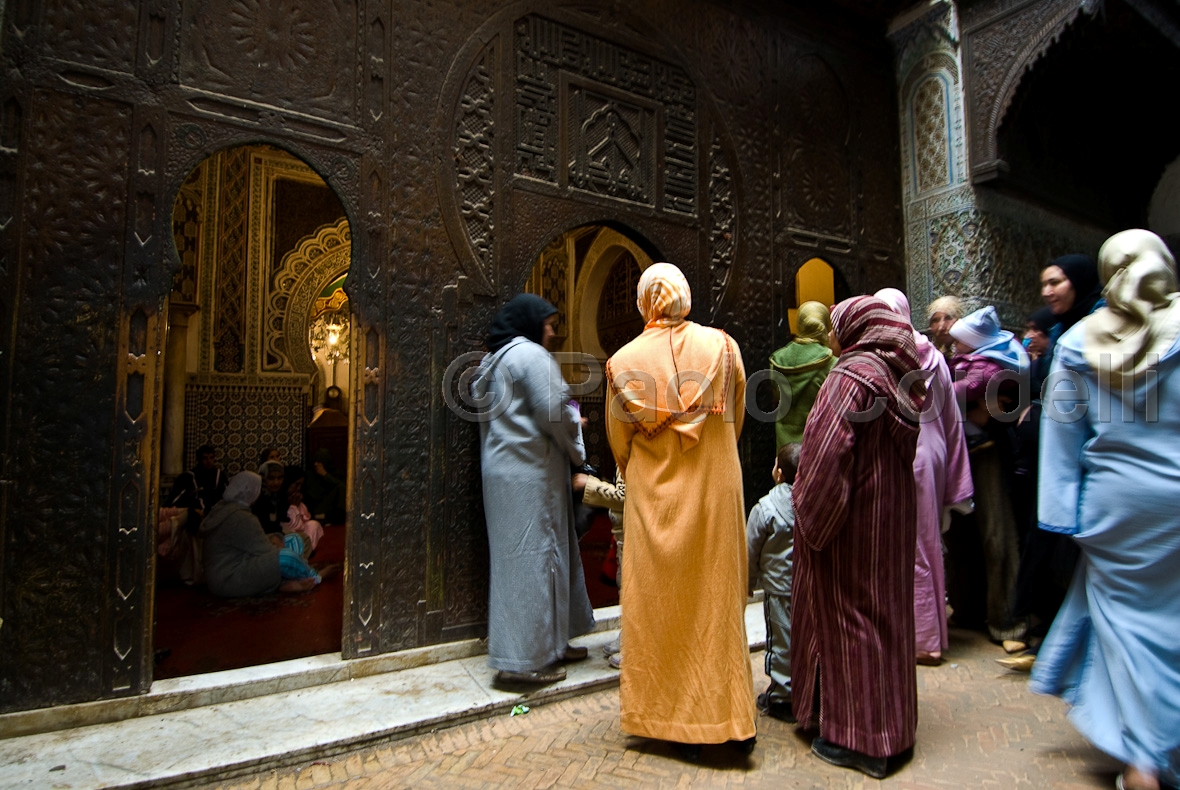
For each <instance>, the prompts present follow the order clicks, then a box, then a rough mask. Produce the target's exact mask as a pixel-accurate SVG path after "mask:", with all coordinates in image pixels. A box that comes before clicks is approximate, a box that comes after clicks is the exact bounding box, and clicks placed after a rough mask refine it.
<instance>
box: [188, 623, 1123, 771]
mask: <svg viewBox="0 0 1180 790" xmlns="http://www.w3.org/2000/svg"><path fill="white" fill-rule="evenodd" d="M1003 655H1004V653H1003V651H1002V650H1001V649H1000V648H999V647H996V646H994V645H992V644H990V643H989V642H988V641H987V639H986V638H985V637H984V636H983V635H981V634H976V633H971V632H964V631H953V632H952V645H951V649H950V650H949V651H948V653H947V657H948V661H947V662H945V663H944V664H943V665H942V666H940V667H918V670H917V672H918V711H919V714H918V715H919V722H918V742H917V745H916V746H915V749H914V757H913V759H912V760H911V761H910V762H909V763H908V764H906V765H904V766H901V767H900V768H898V769H897V770H896V771H895V772H894V773H892V774H891V775H890V776H889V777H887V778H886V779H885V780H884V781H881V782H878V781H876V780H874V779H870V778H868V777H865V776H863V775H861V774H859V773H856V772H854V771H849V770H846V769H840V768H835V767H833V766H830V765H827V764H826V763H823V762H822V761H820V760H818V759H817V758H815V757H814V756H813V755H812V754H811V753H810V737H809V736H808V735H807V734H804V733H800V732H799V731H798V730H797V728H796V727H794V726H793V725H788V724H786V723H784V722H780V721H778V720H776V719H771V718H768V717H760V718H759V720H758V746H757V748H756V749H755V751H754V754H753V755H752V756H750V757H748V758H747V757H746V756H745V755H740V754H738V753H737V752H736V751H735V750H734V749H731V748H728V747H725V746H711V747H705V749H704V751H703V754H702V759H701V762H700V763H699V764H692V763H686V762H684V761H682V760H680V759H679V756H678V753H677V752H676V751H675V749H674V748H673V747H672V745H670V744H666V743H660V742H655V741H649V740H646V739H643V738H637V737H634V736H630V735H627V734H626V733H624V732H622V731H621V730H620V729H619V708H618V705H619V702H618V700H619V692H618V689H617V688H616V689H611V690H606V691H598V692H594V693H591V694H588V695H586V696H582V697H575V698H571V699H566V700H562V701H559V702H554V703H550V704H539V705H537V706H535V707H533V708H532V711H531V712H530V713H529V714H528V715H525V716H515V717H508V716H505V715H497V716H495V717H494V718H491V719H484V720H480V721H474V722H470V723H467V724H462V725H459V726H457V727H453V728H450V729H443V730H439V731H436V732H431V733H425V734H422V735H418V736H415V737H412V738H408V739H406V740H403V741H399V742H395V743H393V744H391V745H385V746H376V747H373V748H370V749H365V750H360V751H357V752H354V753H352V754H350V755H347V756H340V757H338V758H336V761H335V763H334V764H333V765H332V770H329V768H328V767H327V766H310V768H311V769H312V770H310V771H309V770H308V768H309V766H306V765H305V766H302V767H296V768H291V769H288V770H285V771H282V770H280V771H278V772H274V771H270V772H265V773H262V774H260V775H259V776H254V777H249V778H248V779H238V780H235V781H233V782H226V783H221V784H215V785H207V786H206V787H207V788H217V790H248V789H250V790H252V789H253V788H258V787H275V786H276V785H277V786H278V787H291V786H293V785H295V784H296V779H298V785H299V787H300V788H302V787H304V786H305V785H304V780H305V779H307V778H312V779H314V782H315V784H314V787H315V788H320V787H333V788H338V787H339V788H348V790H369V788H390V787H412V788H414V789H415V790H421V789H422V788H433V787H447V788H452V787H471V788H480V787H513V788H517V787H524V788H548V787H562V788H565V787H571V788H592V787H620V788H633V787H656V788H686V787H693V788H696V787H710V788H721V787H741V788H752V789H754V790H758V789H760V788H768V789H769V788H776V790H777V789H778V788H833V789H834V788H845V789H847V790H866V789H870V790H871V789H873V788H877V787H888V788H896V789H897V790H950V789H951V788H954V789H955V790H958V788H968V787H970V788H996V789H997V790H1013V789H1014V788H1015V789H1016V790H1042V789H1048V790H1094V789H1096V788H1104V789H1108V788H1111V787H1113V786H1114V776H1115V774H1116V773H1117V772H1118V770H1119V766H1118V765H1117V763H1115V762H1114V761H1113V760H1111V759H1110V758H1108V757H1106V756H1104V755H1103V754H1101V753H1100V752H1098V751H1097V750H1096V749H1094V748H1093V747H1092V746H1090V745H1089V744H1088V743H1086V741H1085V740H1084V739H1083V738H1082V737H1081V736H1080V735H1079V734H1078V733H1077V732H1076V731H1075V730H1074V729H1073V727H1072V726H1070V724H1069V722H1068V721H1067V720H1066V718H1065V713H1066V707H1065V705H1064V704H1063V703H1062V702H1061V701H1060V700H1057V699H1054V698H1050V697H1039V696H1036V695H1033V694H1031V693H1030V692H1029V691H1028V687H1027V682H1028V676H1027V675H1017V674H1015V673H1010V672H1008V671H1007V670H1004V669H1003V668H1001V667H999V666H998V665H996V664H995V659H996V658H1001V657H1003ZM751 663H752V666H753V667H754V676H755V684H756V685H757V686H762V684H764V682H765V681H764V676H763V672H762V654H761V653H755V654H753V655H752V656H751ZM759 690H760V689H759ZM336 763H338V764H339V766H340V770H335V768H336ZM321 767H322V768H323V769H324V770H322V771H316V770H315V769H316V768H321ZM346 775H347V776H348V777H351V778H348V779H342V778H341V777H343V776H346Z"/></svg>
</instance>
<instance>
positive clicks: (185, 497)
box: [168, 444, 225, 534]
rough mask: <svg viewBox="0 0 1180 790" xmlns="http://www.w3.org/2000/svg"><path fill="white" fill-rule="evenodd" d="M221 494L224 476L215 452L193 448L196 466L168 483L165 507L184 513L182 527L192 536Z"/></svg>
mask: <svg viewBox="0 0 1180 790" xmlns="http://www.w3.org/2000/svg"><path fill="white" fill-rule="evenodd" d="M224 493H225V473H224V472H223V471H222V470H221V467H220V466H218V465H217V448H216V447H214V446H213V445H211V444H203V445H201V446H200V447H198V448H197V465H196V466H194V467H193V468H192V469H190V470H189V471H187V472H181V473H180V474H179V475H177V476H176V480H174V481H173V482H172V491H171V492H170V493H169V494H168V506H169V507H175V508H183V509H185V510H187V511H188V520H187V522H186V527H187V528H188V530H189V532H190V533H192V534H196V531H197V527H198V526H199V525H200V522H201V518H202V517H204V515H205V514H206V513H208V512H209V510H210V509H211V508H212V507H213V506H214V505H216V504H217V503H218V502H219V501H220V500H221V497H222V495H223V494H224Z"/></svg>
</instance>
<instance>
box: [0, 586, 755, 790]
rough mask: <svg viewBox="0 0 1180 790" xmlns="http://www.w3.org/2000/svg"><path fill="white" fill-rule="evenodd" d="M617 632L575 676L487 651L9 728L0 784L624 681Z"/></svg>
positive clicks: (289, 741) (63, 783) (156, 773)
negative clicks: (26, 730)
mask: <svg viewBox="0 0 1180 790" xmlns="http://www.w3.org/2000/svg"><path fill="white" fill-rule="evenodd" d="M746 629H747V635H748V638H749V642H750V647H751V649H758V648H760V647H761V646H762V645H763V643H764V641H765V633H764V630H765V625H764V618H763V614H762V607H761V606H760V605H758V604H757V603H751V604H750V605H748V606H747V607H746ZM615 633H616V632H614V631H598V632H596V633H593V634H589V635H587V636H585V637H582V638H580V639H577V640H575V644H581V645H585V646H586V647H588V648H589V649H590V658H589V659H587V660H586V661H581V662H577V663H574V664H569V665H567V667H566V669H567V672H568V677H567V678H566V680H565V681H563V682H561V683H556V684H553V685H551V686H545V687H542V688H540V689H537V690H535V691H532V692H528V693H520V692H517V691H507V690H503V689H497V688H494V687H493V686H492V683H491V681H492V677H493V674H494V673H493V672H492V670H490V669H489V668H488V667H487V662H486V659H484V658H483V656H481V655H477V656H467V657H461V658H456V659H453V660H450V661H444V662H441V663H437V664H430V665H424V666H414V667H410V668H407V669H403V670H401V671H397V672H385V673H381V674H375V675H369V676H366V677H354V678H349V679H347V680H340V681H337V682H334V683H327V684H323V685H317V686H310V687H306V688H299V689H294V690H288V691H283V692H279V693H274V694H268V695H264V696H258V697H254V698H251V699H243V700H236V701H230V702H220V703H216V704H210V705H206V706H203V707H198V708H192V709H186V710H179V711H173V712H170V713H166V714H157V715H149V716H140V717H137V718H130V719H127V720H124V721H118V722H114V723H107V724H97V725H90V726H82V727H77V728H74V729H69V730H62V731H56V732H43V733H39V734H33V735H25V736H20V737H13V738H8V739H6V740H2V741H0V789H3V788H45V787H55V788H58V787H59V788H71V789H75V790H76V789H79V788H115V787H118V788H148V787H153V788H154V787H165V786H170V785H185V784H190V783H194V782H200V781H205V782H210V781H215V780H224V779H230V778H234V777H235V776H240V775H243V774H246V773H251V772H257V771H260V770H267V769H270V768H279V767H284V766H288V765H294V764H299V763H301V762H306V761H309V760H315V759H322V758H326V757H331V756H333V755H336V754H339V753H342V752H345V751H348V750H350V749H356V748H360V747H362V746H365V745H368V744H372V743H376V742H380V741H383V740H390V739H396V738H400V737H406V736H409V735H412V734H415V733H418V732H422V731H425V730H429V729H432V728H437V727H441V726H451V725H454V724H458V723H461V722H464V721H469V720H472V719H475V718H479V717H484V716H490V715H506V714H507V713H508V712H509V711H510V710H511V709H512V707H513V706H514V705H516V704H519V703H528V704H530V705H536V704H541V703H544V702H550V701H555V700H558V699H564V698H567V697H570V696H575V695H578V694H583V693H587V692H589V691H594V690H598V689H600V688H605V687H609V686H611V685H613V684H615V683H617V682H618V673H617V672H616V671H615V670H613V669H611V668H610V665H609V664H607V662H606V661H605V659H604V658H603V656H602V651H601V648H602V646H603V645H604V644H606V643H607V642H608V641H610V640H611V639H613V638H614V636H615ZM309 661H313V662H314V661H315V660H314V659H309ZM194 682H198V681H194ZM199 682H203V681H199Z"/></svg>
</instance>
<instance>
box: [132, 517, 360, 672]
mask: <svg viewBox="0 0 1180 790" xmlns="http://www.w3.org/2000/svg"><path fill="white" fill-rule="evenodd" d="M344 532H345V528H344V527H343V526H328V527H325V528H324V537H323V539H321V540H320V544H319V546H318V547H317V549H316V554H315V557H313V558H312V561H311V562H312V565H314V566H315V567H317V568H322V567H324V566H325V565H327V564H328V563H343V562H344ZM343 602H344V574H343V573H342V572H339V571H338V572H337V573H336V574H334V575H332V576H330V577H329V578H327V579H325V580H324V582H323V583H322V584H320V585H319V586H317V587H315V588H314V589H313V590H312V591H311V592H307V593H297V594H296V593H289V594H284V593H271V594H270V595H263V596H259V597H257V598H218V597H216V596H214V595H212V594H210V593H209V591H208V590H206V589H205V588H204V587H203V586H196V587H188V586H186V585H183V584H180V583H175V584H161V585H160V587H159V588H158V589H157V590H156V635H155V649H156V655H157V656H161V651H167V654H166V656H165V657H163V658H162V659H160V660H159V662H158V663H157V664H156V670H155V673H154V677H155V678H156V679H162V678H174V677H180V676H182V675H197V674H201V673H205V672H219V671H221V670H223V669H237V668H239V667H249V666H255V665H257V664H269V663H272V662H275V661H286V660H288V659H291V658H304V657H306V656H317V655H320V654H323V653H335V652H338V651H339V650H340V633H341V629H342V626H343V617H344V609H343Z"/></svg>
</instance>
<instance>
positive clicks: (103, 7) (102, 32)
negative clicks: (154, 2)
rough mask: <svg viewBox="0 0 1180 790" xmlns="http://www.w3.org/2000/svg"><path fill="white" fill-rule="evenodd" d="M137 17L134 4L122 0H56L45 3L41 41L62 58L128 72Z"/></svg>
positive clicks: (133, 55) (132, 63)
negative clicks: (56, 0) (55, 0)
mask: <svg viewBox="0 0 1180 790" xmlns="http://www.w3.org/2000/svg"><path fill="white" fill-rule="evenodd" d="M138 18H139V12H138V10H137V9H136V7H135V4H134V3H127V2H122V1H121V0H97V1H95V0H59V2H55V3H49V4H48V5H46V6H45V19H44V22H43V25H42V27H41V29H42V30H44V31H45V33H44V39H43V41H42V42H41V45H42V46H43V47H44V48H45V50H46V51H49V52H53V54H55V55H56V56H57V57H59V58H62V59H63V60H68V61H71V62H73V63H85V64H89V65H92V66H101V67H104V68H107V69H111V70H113V71H121V72H124V73H128V72H131V71H133V70H134V68H135V47H134V46H133V45H132V46H128V45H129V44H133V42H134V41H135V39H136V35H135V28H136V25H137V23H138Z"/></svg>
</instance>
